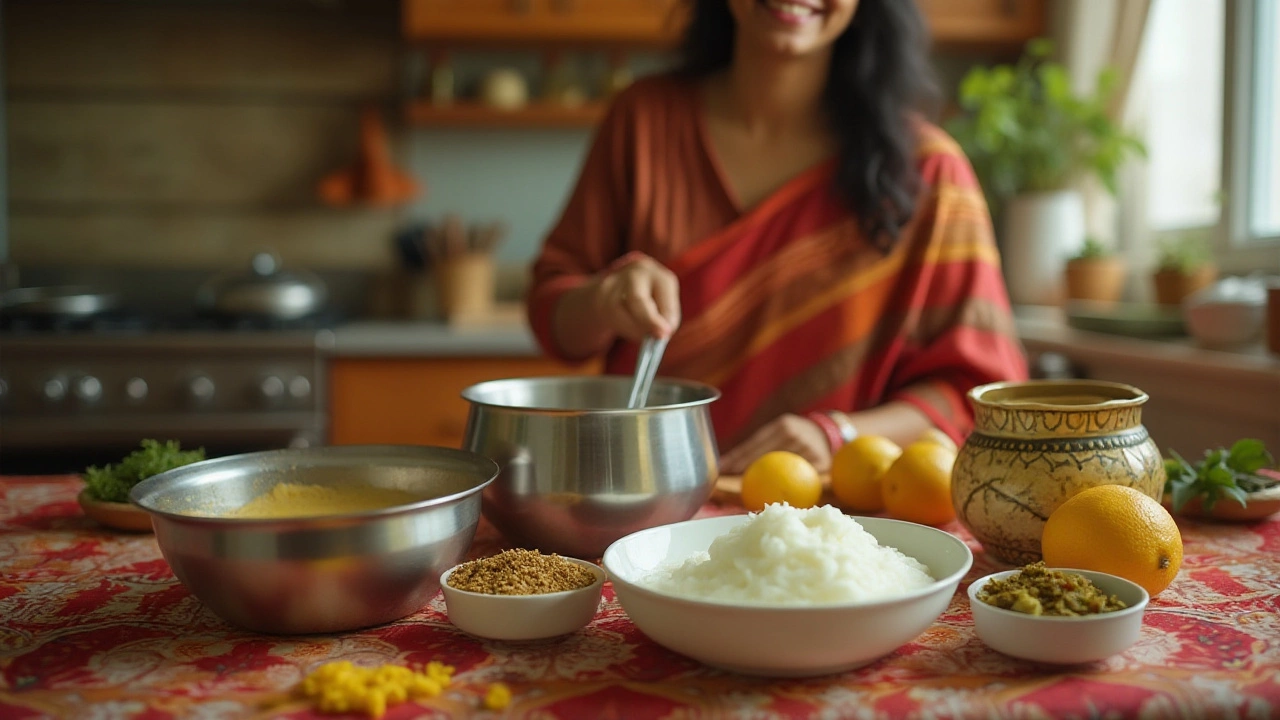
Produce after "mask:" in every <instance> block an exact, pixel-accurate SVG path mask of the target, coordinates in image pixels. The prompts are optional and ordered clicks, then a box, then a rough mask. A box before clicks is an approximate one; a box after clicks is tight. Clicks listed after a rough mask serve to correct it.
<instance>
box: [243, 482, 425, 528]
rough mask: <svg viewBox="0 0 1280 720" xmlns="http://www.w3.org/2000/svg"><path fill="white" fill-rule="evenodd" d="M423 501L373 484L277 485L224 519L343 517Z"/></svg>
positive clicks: (405, 492) (417, 496) (411, 495)
mask: <svg viewBox="0 0 1280 720" xmlns="http://www.w3.org/2000/svg"><path fill="white" fill-rule="evenodd" d="M424 499H425V498H423V497H421V496H419V495H415V494H413V493H411V492H407V491H405V490H394V489H391V488H380V487H374V486H372V485H344V486H341V487H332V486H329V485H303V484H302V483H280V484H279V485H276V486H275V487H273V488H271V491H270V492H266V493H263V494H262V495H259V496H258V497H256V498H254V499H252V500H250V501H249V502H247V503H245V504H244V505H243V506H241V507H240V508H239V509H236V510H233V511H231V512H230V513H228V514H227V515H226V517H234V518H256V519H260V520H262V519H279V518H299V517H316V516H320V515H345V514H347V513H358V512H368V511H370V510H382V509H385V508H389V507H395V506H396V505H407V504H409V503H415V502H418V501H420V500H424Z"/></svg>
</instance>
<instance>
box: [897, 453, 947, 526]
mask: <svg viewBox="0 0 1280 720" xmlns="http://www.w3.org/2000/svg"><path fill="white" fill-rule="evenodd" d="M955 462H956V454H955V453H954V452H952V451H951V450H949V449H947V448H945V447H943V446H941V445H939V444H937V443H934V442H913V443H911V444H910V445H908V446H907V447H906V448H905V449H904V450H903V451H902V457H899V458H898V459H897V460H895V461H894V463H893V465H891V466H890V467H889V470H888V471H887V472H885V474H884V479H883V480H881V490H882V492H883V493H884V508H885V510H887V511H888V512H889V515H891V516H893V517H895V518H897V519H899V520H907V521H909V522H915V523H921V524H922V525H942V524H943V523H947V522H951V521H952V520H954V519H955V517H956V509H955V506H954V505H953V504H952V503H951V467H952V466H953V465H955Z"/></svg>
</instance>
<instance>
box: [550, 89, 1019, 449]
mask: <svg viewBox="0 0 1280 720" xmlns="http://www.w3.org/2000/svg"><path fill="white" fill-rule="evenodd" d="M919 127H920V130H919V132H920V138H919V148H918V151H917V162H918V167H919V168H920V171H921V174H922V177H923V180H924V189H923V190H922V193H921V196H920V198H919V200H918V204H917V208H916V212H915V215H914V217H913V218H912V219H911V221H910V223H909V224H908V225H907V226H906V227H905V228H904V229H903V230H902V232H901V234H900V236H899V238H898V241H897V243H896V244H895V245H894V248H893V250H892V251H890V252H889V253H887V254H886V253H883V252H881V251H880V250H878V249H876V248H875V247H873V246H872V245H871V244H870V243H868V242H867V239H866V238H865V237H864V235H863V233H862V232H861V231H860V230H859V227H858V222H857V218H856V217H855V216H854V215H853V214H851V212H850V211H849V209H848V208H847V206H846V205H844V204H843V203H842V202H841V201H840V199H839V198H838V197H837V196H836V195H835V192H834V189H833V186H832V176H833V173H834V171H835V162H834V160H832V161H828V162H825V163H822V164H820V165H818V166H815V167H812V168H810V169H808V170H807V171H805V172H803V173H801V174H800V175H798V176H796V177H794V178H792V179H791V180H789V181H788V182H786V183H785V184H784V185H783V186H782V187H780V188H779V189H777V190H776V191H775V192H774V193H773V194H771V195H770V196H769V197H767V198H766V199H765V200H763V201H762V202H760V203H759V204H757V205H756V206H754V207H751V208H747V209H745V210H743V209H739V208H738V207H737V205H736V203H735V201H734V198H733V194H732V191H731V190H729V189H728V185H727V184H726V183H725V181H724V178H723V175H722V174H721V172H720V169H719V167H718V165H717V163H716V160H715V157H714V153H713V151H711V150H710V149H709V148H710V146H709V144H708V143H707V142H706V137H705V131H704V128H703V124H702V120H701V113H700V109H699V101H698V94H697V89H696V87H695V86H694V85H692V84H691V83H688V82H686V81H683V80H680V79H676V78H672V77H658V78H652V79H648V80H643V81H641V82H639V83H637V84H636V85H635V86H633V87H632V88H630V89H628V90H627V91H626V92H624V93H623V94H622V95H620V96H619V97H618V99H617V100H616V101H615V103H614V105H613V108H612V109H611V111H610V113H609V115H608V117H607V118H606V120H605V122H604V123H603V125H602V126H601V128H600V131H599V132H598V134H597V136H596V139H595V142H594V143H593V145H592V148H591V150H590V152H589V154H588V157H587V160H586V163H585V165H584V167H583V171H582V175H581V177H580V179H579V182H578V185H577V187H576V188H575V190H574V192H573V194H572V196H571V197H570V200H569V202H568V205H567V206H566V208H565V210H564V213H563V216H562V217H561V219H560V221H559V223H558V224H557V225H556V227H555V228H554V229H553V230H552V232H551V234H550V235H549V237H548V239H547V242H546V245H545V247H544V248H543V251H542V254H541V255H540V257H539V258H538V260H537V262H536V263H535V265H534V271H533V272H534V284H533V287H532V289H531V291H530V296H529V317H530V322H531V325H532V327H533V329H534V333H535V335H536V336H537V337H538V340H539V342H540V343H541V344H542V346H543V348H544V349H545V350H546V351H547V352H549V353H551V354H553V355H555V356H557V357H561V358H563V359H565V360H570V361H572V360H581V359H582V358H565V357H564V355H563V353H562V352H561V351H560V349H559V348H558V347H557V346H556V343H555V340H554V338H553V333H552V315H553V313H554V310H555V306H556V303H557V302H558V301H559V299H560V297H561V296H562V295H563V294H564V293H565V292H566V291H568V290H569V289H571V288H574V287H577V286H578V285H580V284H581V283H583V282H585V281H586V279H587V277H589V276H590V275H592V274H594V273H597V272H600V271H601V270H603V269H605V268H606V267H608V266H609V264H610V263H611V262H613V261H614V260H615V259H616V258H618V257H620V256H621V255H623V254H625V253H627V252H631V251H639V252H643V253H645V254H648V255H650V256H652V257H654V258H655V259H656V260H658V261H660V262H662V263H663V264H664V265H666V266H667V267H669V268H670V269H671V270H672V271H673V272H674V273H675V274H676V276H677V277H678V278H679V280H680V300H681V306H682V308H683V323H682V325H681V327H680V328H679V330H678V331H677V332H676V333H675V335H674V336H673V337H672V339H671V343H670V345H669V347H668V348H667V353H666V356H665V358H664V359H663V362H662V366H661V369H660V373H661V374H662V375H666V376H671V377H681V378H686V379H690V380H697V381H700V382H704V383H707V384H710V385H714V386H715V387H717V388H719V389H720V391H721V393H722V394H723V397H722V399H721V400H720V401H719V402H717V403H715V404H713V405H712V411H711V412H712V418H713V421H714V423H715V427H716V434H717V436H718V439H719V441H720V443H721V446H722V447H726V448H727V447H732V446H733V445H735V444H736V443H737V442H739V441H741V440H743V439H745V437H746V436H747V435H748V434H750V433H751V432H752V431H754V430H755V429H757V428H759V427H760V426H761V425H763V424H765V423H766V422H768V421H770V420H772V419H773V418H775V417H777V416H778V415H781V414H783V413H788V412H792V413H805V412H809V411H811V410H827V409H835V410H844V411H847V412H854V411H857V410H862V409H867V408H871V407H875V406H877V405H881V404H883V403H885V402H889V401H894V400H900V401H905V402H908V403H911V404H912V405H914V406H916V407H917V408H919V409H920V410H921V411H922V412H924V413H925V414H926V415H927V416H928V417H929V418H930V419H931V420H932V421H933V422H934V424H936V425H937V426H938V427H939V428H941V429H943V430H944V431H946V432H947V433H948V434H950V435H951V436H952V437H954V438H956V439H957V440H959V439H962V438H963V436H964V435H965V434H967V433H968V431H969V430H970V428H971V423H972V414H971V410H970V409H969V407H968V404H967V402H966V400H965V393H966V392H967V391H968V390H969V389H970V388H972V387H974V386H975V385H979V384H982V383H986V382H993V381H996V380H1012V379H1022V378H1025V377H1026V363H1025V359H1024V357H1023V354H1022V350H1021V347H1020V346H1019V344H1018V342H1017V340H1016V339H1015V336H1014V331H1013V321H1012V316H1011V313H1010V309H1009V301H1008V297H1007V293H1006V291H1005V287H1004V282H1003V280H1002V278H1001V275H1000V263H999V257H998V255H997V252H996V247H995V242H994V239H993V236H992V230H991V221H990V217H989V215H988V212H987V208H986V204H985V201H984V199H983V196H982V192H981V190H980V188H979V187H978V183H977V181H976V179H975V178H974V175H973V172H972V170H971V168H970V166H969V163H968V161H967V160H966V158H965V157H964V155H963V154H962V153H961V151H960V149H959V147H958V146H957V145H956V143H955V142H954V141H952V140H951V139H950V138H949V137H947V135H946V134H945V133H943V132H942V131H941V130H939V129H937V128H936V127H933V126H931V125H927V124H924V123H921V124H920V126H919ZM635 355H636V348H635V346H634V344H632V343H622V342H619V343H617V344H615V346H614V347H613V348H611V349H610V350H609V353H608V357H607V359H606V371H607V372H610V373H629V372H631V371H632V369H633V367H634V363H635Z"/></svg>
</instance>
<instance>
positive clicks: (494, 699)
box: [484, 683, 511, 710]
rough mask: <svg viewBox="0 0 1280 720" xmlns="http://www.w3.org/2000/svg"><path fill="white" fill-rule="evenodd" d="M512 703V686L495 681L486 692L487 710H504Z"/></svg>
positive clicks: (485, 702) (485, 705)
mask: <svg viewBox="0 0 1280 720" xmlns="http://www.w3.org/2000/svg"><path fill="white" fill-rule="evenodd" d="M510 704H511V688H509V687H507V686H506V685H503V684H502V683H494V684H492V685H490V686H489V689H488V690H487V691H486V692H485V694H484V709H485V710H503V709H505V708H506V707H507V706H508V705H510Z"/></svg>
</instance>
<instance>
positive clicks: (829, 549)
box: [644, 504, 934, 605]
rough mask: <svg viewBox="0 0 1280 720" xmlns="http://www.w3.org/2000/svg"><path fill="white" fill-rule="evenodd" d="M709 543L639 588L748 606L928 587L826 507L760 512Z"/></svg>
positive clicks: (871, 596) (918, 570) (914, 568)
mask: <svg viewBox="0 0 1280 720" xmlns="http://www.w3.org/2000/svg"><path fill="white" fill-rule="evenodd" d="M750 518H751V519H750V520H749V521H747V522H746V523H743V524H742V525H739V526H738V527H735V528H734V529H732V530H730V531H729V532H727V533H725V534H724V535H721V536H720V537H718V538H716V539H715V541H713V542H712V543H711V547H710V548H709V549H708V550H707V552H700V553H697V554H695V555H694V556H692V557H690V558H689V559H687V560H685V561H684V562H682V563H680V564H671V565H660V566H658V567H657V568H656V569H655V570H654V571H653V572H652V573H651V574H650V575H649V576H648V577H647V578H645V581H644V584H645V585H648V586H649V587H651V588H653V589H655V590H659V591H662V592H666V593H670V594H672V595H681V596H684V597H688V598H696V599H700V600H716V601H722V602H733V603H747V604H752V605H814V604H826V603H848V602H854V603H858V602H873V601H876V600H887V599H890V598H894V597H899V596H902V595H906V594H907V593H909V592H911V591H912V590H916V589H919V588H923V587H925V586H927V585H930V584H932V583H933V582H934V579H933V578H932V577H931V576H930V575H929V570H928V568H926V567H925V566H924V565H923V564H921V563H920V561H918V560H916V559H915V558H912V557H908V556H906V555H904V554H902V552H901V551H899V550H898V549H896V548H891V547H885V546H883V545H880V544H879V543H878V542H876V539H875V537H873V536H872V535H871V534H870V533H868V532H867V531H866V530H864V529H863V527H862V526H861V525H859V524H858V521H857V520H854V519H853V518H851V517H849V516H847V515H845V514H844V513H842V512H840V510H839V509H837V508H835V507H832V506H830V505H823V506H821V507H815V508H809V509H803V510H802V509H799V508H793V507H791V506H790V505H786V504H780V505H767V506H765V508H764V510H762V511H760V512H759V513H754V514H753V515H751V516H750Z"/></svg>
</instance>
